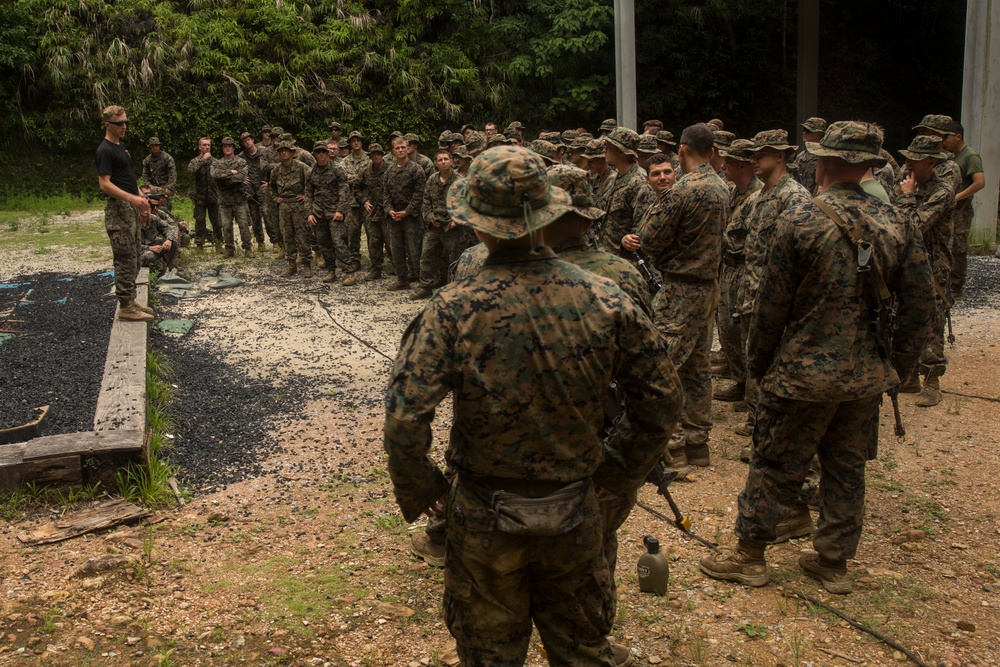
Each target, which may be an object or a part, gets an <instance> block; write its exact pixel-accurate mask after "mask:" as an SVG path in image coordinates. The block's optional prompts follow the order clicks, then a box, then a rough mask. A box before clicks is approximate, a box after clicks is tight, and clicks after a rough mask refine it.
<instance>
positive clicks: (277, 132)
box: [271, 125, 285, 137]
mask: <svg viewBox="0 0 1000 667" xmlns="http://www.w3.org/2000/svg"><path fill="white" fill-rule="evenodd" d="M284 132H285V130H284V129H283V128H282V127H281V126H280V125H274V126H272V127H271V136H272V137H278V136H281V135H282V134H284Z"/></svg>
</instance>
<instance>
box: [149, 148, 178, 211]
mask: <svg viewBox="0 0 1000 667" xmlns="http://www.w3.org/2000/svg"><path fill="white" fill-rule="evenodd" d="M149 145H150V146H153V145H156V146H159V145H160V140H159V139H157V138H156V137H150V139H149ZM142 180H143V181H145V183H146V185H154V186H158V187H161V188H163V189H165V190H170V195H169V196H166V197H164V198H163V200H162V201H161V203H160V208H161V209H163V210H165V211H167V212H169V211H170V209H171V207H172V206H173V204H174V190H176V189H177V165H176V164H175V163H174V158H173V157H172V156H171V155H170V153H167V152H166V151H164V150H163V149H160V152H159V153H157V154H156V155H153V154H152V153H150V154H149V155H147V156H146V157H144V158H143V159H142Z"/></svg>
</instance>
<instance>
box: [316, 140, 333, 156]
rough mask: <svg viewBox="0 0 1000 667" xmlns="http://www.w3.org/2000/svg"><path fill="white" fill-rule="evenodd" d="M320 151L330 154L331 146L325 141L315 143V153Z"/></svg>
mask: <svg viewBox="0 0 1000 667" xmlns="http://www.w3.org/2000/svg"><path fill="white" fill-rule="evenodd" d="M318 151H326V152H327V153H329V152H330V146H329V144H327V143H326V142H325V141H316V142H313V153H316V152H318Z"/></svg>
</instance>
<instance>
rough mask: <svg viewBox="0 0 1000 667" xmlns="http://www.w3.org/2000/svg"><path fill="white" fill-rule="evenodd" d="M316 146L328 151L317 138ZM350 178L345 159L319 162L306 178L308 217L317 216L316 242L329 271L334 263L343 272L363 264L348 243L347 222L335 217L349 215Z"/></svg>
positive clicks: (353, 270)
mask: <svg viewBox="0 0 1000 667" xmlns="http://www.w3.org/2000/svg"><path fill="white" fill-rule="evenodd" d="M317 149H323V150H327V151H328V152H329V149H327V146H326V142H321V141H317V142H316V145H315V146H314V147H313V150H317ZM350 180H351V179H350V177H349V176H348V175H347V172H346V171H345V170H344V168H343V162H334V161H333V159H331V160H330V161H329V162H328V163H327V164H326V166H325V167H321V166H320V165H319V164H317V165H316V166H315V167H313V168H312V171H311V172H309V176H308V178H306V189H305V195H306V199H305V209H306V218H308V217H309V216H310V215H311V216H313V217H315V218H316V225H315V233H316V243H317V245H318V246H319V249H320V253H322V256H323V260H324V261H325V262H326V268H327V270H328V271H330V272H333V271H334V267H336V268H338V269H340V270H341V271H342V272H344V273H354V272H355V271H357V270H359V269H360V268H361V257H360V256H359V255H358V254H356V253H354V251H353V249H352V248H351V246H350V243H349V233H348V227H347V225H345V224H344V221H340V222H337V221H335V220H334V218H333V216H334V214H336V213H340V214H341V215H342V216H345V217H346V215H347V208H348V204H349V202H350V201H351V192H350Z"/></svg>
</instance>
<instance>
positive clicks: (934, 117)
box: [900, 114, 955, 152]
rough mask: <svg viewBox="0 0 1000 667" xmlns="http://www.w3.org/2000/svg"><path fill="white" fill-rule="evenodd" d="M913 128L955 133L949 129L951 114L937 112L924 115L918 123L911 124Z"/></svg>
mask: <svg viewBox="0 0 1000 667" xmlns="http://www.w3.org/2000/svg"><path fill="white" fill-rule="evenodd" d="M913 129H914V130H921V129H924V130H932V131H934V132H938V133H940V134H955V133H954V132H952V131H951V116H943V115H939V114H928V115H926V116H924V117H923V118H922V119H921V120H920V123H919V124H918V125H914V126H913ZM900 152H902V151H900Z"/></svg>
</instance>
